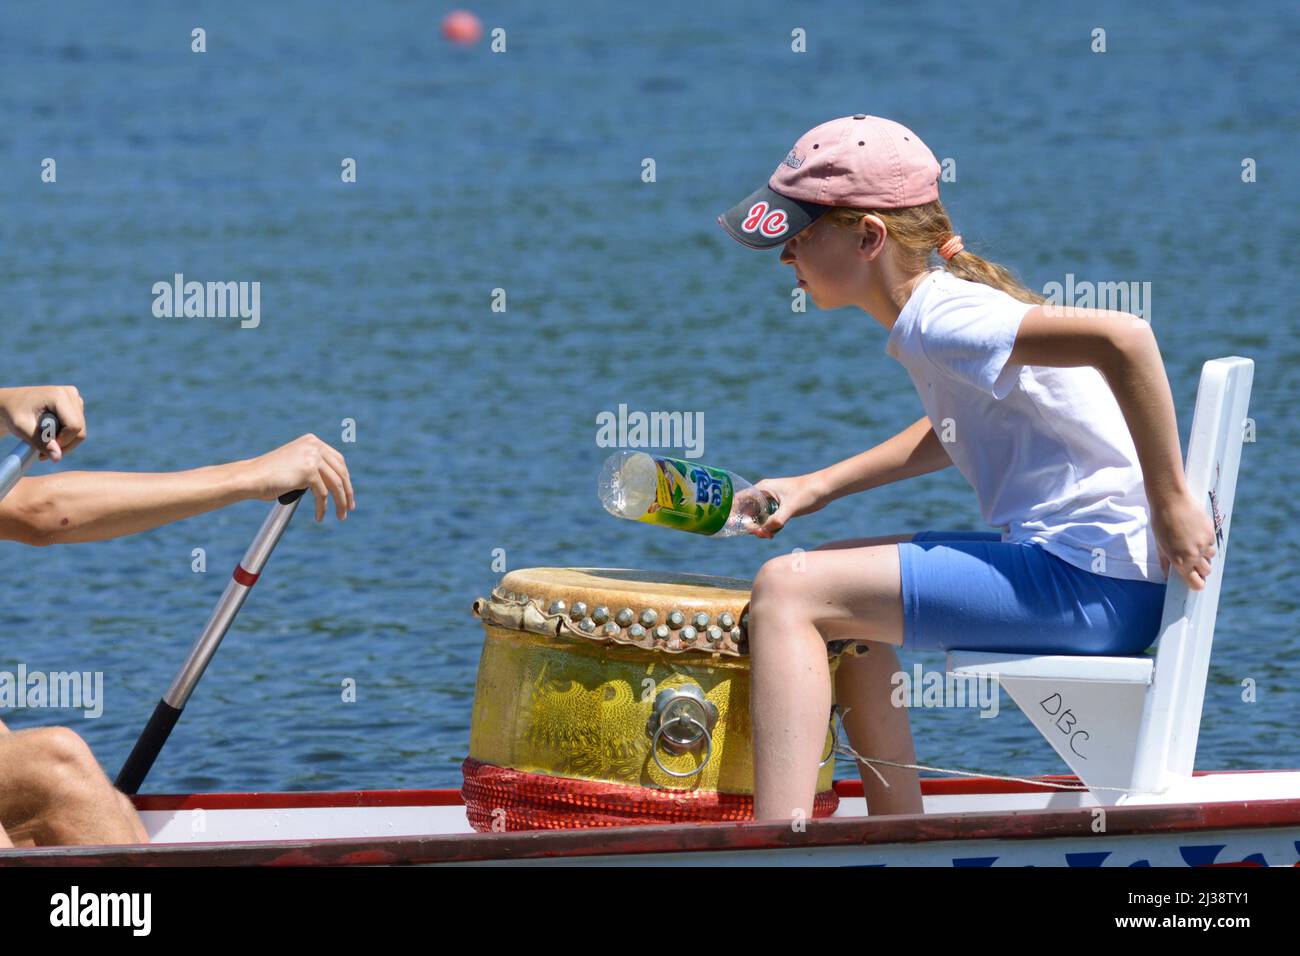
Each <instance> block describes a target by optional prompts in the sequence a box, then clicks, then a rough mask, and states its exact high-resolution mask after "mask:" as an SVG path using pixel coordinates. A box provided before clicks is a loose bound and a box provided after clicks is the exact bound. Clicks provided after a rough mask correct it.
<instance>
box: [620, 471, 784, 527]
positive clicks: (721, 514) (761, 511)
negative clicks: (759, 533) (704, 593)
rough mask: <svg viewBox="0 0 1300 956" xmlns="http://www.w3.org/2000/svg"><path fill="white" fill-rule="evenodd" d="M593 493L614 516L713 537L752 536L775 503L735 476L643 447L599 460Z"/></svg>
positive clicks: (776, 501)
mask: <svg viewBox="0 0 1300 956" xmlns="http://www.w3.org/2000/svg"><path fill="white" fill-rule="evenodd" d="M596 491H597V494H599V495H600V503H601V504H603V505H604V506H605V510H606V511H608V512H609V513H610V514H612V515H614V516H615V517H618V518H627V519H629V520H631V521H644V522H646V523H648V524H657V525H663V526H664V527H666V528H676V529H678V530H679V531H693V532H695V533H696V534H709V535H713V536H714V537H718V538H730V537H733V536H735V535H741V534H753V533H754V531H755V530H756V529H757V528H758V527H759V526H760V525H761V524H762V523H763V522H764V521H766V520H767V518H768V516H769V515H771V514H773V513H775V512H776V509H777V508H778V507H780V502H779V501H778V500H777V498H776V496H775V495H773V494H771V493H770V492H767V491H760V490H759V489H757V488H755V487H754V486H753V485H752V484H750V483H749V482H748V481H746V480H745V479H744V478H741V477H740V476H739V475H736V474H732V473H731V472H729V471H725V470H723V469H721V468H711V467H709V466H708V465H701V464H698V463H696V462H692V461H683V460H681V459H680V458H664V457H661V456H659V455H651V454H647V453H646V452H643V451H619V452H615V453H614V454H612V455H610V456H609V458H607V459H605V465H604V467H603V468H601V470H600V479H599V481H598V482H597V484H596Z"/></svg>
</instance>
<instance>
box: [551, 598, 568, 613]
mask: <svg viewBox="0 0 1300 956" xmlns="http://www.w3.org/2000/svg"><path fill="white" fill-rule="evenodd" d="M566 608H567V605H566V604H565V603H564V602H563V601H552V602H551V606H550V607H549V608H547V609H546V613H547V614H563V613H564V611H565V609H566Z"/></svg>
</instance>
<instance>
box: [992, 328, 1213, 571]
mask: <svg viewBox="0 0 1300 956" xmlns="http://www.w3.org/2000/svg"><path fill="white" fill-rule="evenodd" d="M1007 361H1008V363H1009V364H1015V365H1046V366H1056V367H1078V366H1092V367H1093V368H1096V369H1097V370H1098V371H1099V372H1101V374H1102V376H1103V377H1104V378H1105V379H1106V381H1107V383H1108V384H1109V385H1110V388H1111V391H1112V392H1113V393H1114V394H1115V401H1116V402H1117V403H1118V404H1119V407H1120V410H1121V411H1122V412H1123V413H1124V420H1125V421H1126V422H1127V423H1128V427H1129V433H1130V434H1131V435H1132V437H1133V446H1134V448H1135V449H1136V450H1137V455H1138V461H1139V463H1140V464H1141V466H1142V478H1143V483H1144V484H1145V486H1146V493H1147V502H1148V504H1149V505H1150V506H1151V530H1152V533H1153V534H1154V535H1155V539H1156V544H1157V545H1158V546H1159V552H1160V566H1161V567H1162V568H1163V569H1164V570H1165V571H1166V572H1168V570H1169V566H1170V564H1172V565H1173V566H1174V568H1176V569H1177V571H1178V573H1179V574H1181V575H1182V576H1183V578H1184V579H1185V580H1186V581H1187V585H1188V587H1190V588H1191V589H1192V590H1194V591H1199V590H1201V589H1202V588H1203V587H1205V579H1206V578H1207V577H1209V575H1210V560H1209V559H1210V558H1212V557H1213V556H1214V553H1215V551H1214V542H1215V538H1214V524H1213V522H1211V521H1210V517H1209V515H1207V514H1206V513H1205V509H1204V508H1202V507H1201V505H1200V503H1199V502H1197V501H1195V500H1193V498H1192V496H1191V492H1190V490H1189V489H1188V487H1187V479H1186V475H1185V474H1184V472H1183V456H1182V450H1181V448H1180V446H1179V443H1178V419H1177V416H1176V415H1175V413H1174V400H1173V395H1172V393H1171V392H1170V389H1169V379H1168V378H1166V376H1165V366H1164V362H1163V361H1161V359H1160V349H1159V347H1158V346H1157V345H1156V337H1155V333H1154V332H1153V331H1152V330H1151V326H1150V325H1148V324H1147V323H1146V322H1144V321H1143V320H1142V319H1140V318H1138V317H1137V316H1135V315H1130V314H1129V313H1127V312H1111V311H1107V310H1103V309H1077V308H1074V307H1070V306H1056V305H1039V306H1034V307H1033V308H1031V309H1029V311H1028V312H1026V313H1025V316H1024V318H1023V319H1022V320H1021V322H1020V328H1019V331H1018V332H1017V333H1016V341H1015V345H1014V346H1013V347H1012V350H1011V355H1010V357H1009V358H1008V359H1007Z"/></svg>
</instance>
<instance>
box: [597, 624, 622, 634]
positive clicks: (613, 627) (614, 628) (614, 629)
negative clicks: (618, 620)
mask: <svg viewBox="0 0 1300 956" xmlns="http://www.w3.org/2000/svg"><path fill="white" fill-rule="evenodd" d="M601 630H602V631H603V633H604V635H605V636H606V637H618V635H619V632H620V631H622V630H623V629H622V628H621V627H619V626H618V625H617V624H615V623H614V622H613V621H606V622H605V626H604V627H603V628H601Z"/></svg>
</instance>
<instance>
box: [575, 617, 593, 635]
mask: <svg viewBox="0 0 1300 956" xmlns="http://www.w3.org/2000/svg"><path fill="white" fill-rule="evenodd" d="M595 629H596V622H595V621H593V620H592V619H591V618H589V617H584V618H583V619H582V620H581V621H579V622H578V630H580V631H583V632H585V633H587V634H590V633H591V632H592V631H594V630H595Z"/></svg>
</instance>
